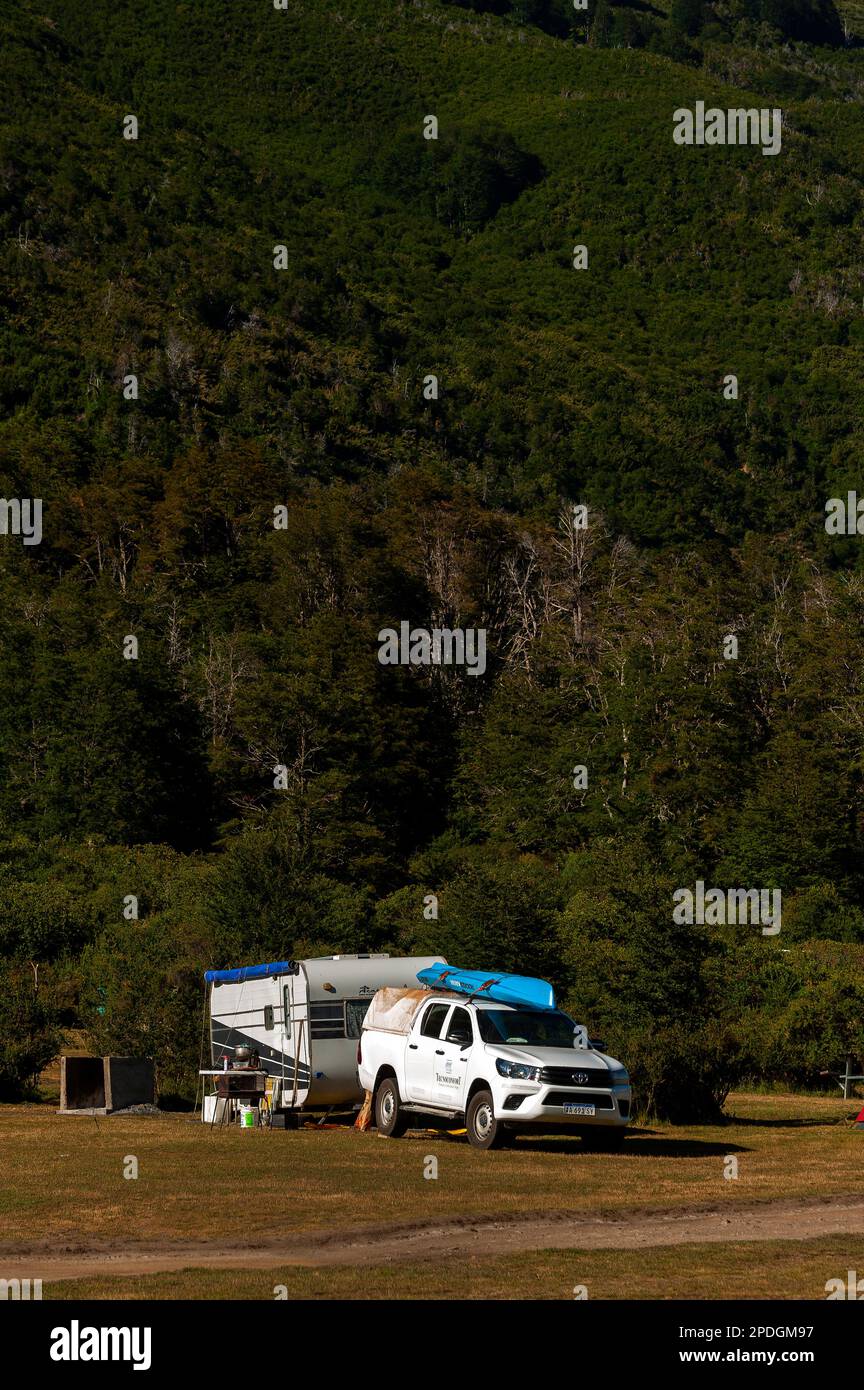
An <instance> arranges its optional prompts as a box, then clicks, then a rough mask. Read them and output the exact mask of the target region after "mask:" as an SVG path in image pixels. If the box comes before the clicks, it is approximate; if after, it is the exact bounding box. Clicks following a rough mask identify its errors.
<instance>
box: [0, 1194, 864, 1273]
mask: <svg viewBox="0 0 864 1390" xmlns="http://www.w3.org/2000/svg"><path fill="white" fill-rule="evenodd" d="M829 1235H861V1236H864V1197H860V1196H857V1195H855V1196H842V1197H832V1198H823V1199H820V1198H813V1199H804V1200H800V1199H799V1200H796V1201H779V1202H778V1201H772V1202H757V1203H750V1204H735V1205H733V1204H731V1203H723V1205H722V1206H716V1205H715V1206H713V1207H679V1208H676V1209H674V1210H671V1211H661V1212H651V1213H646V1212H645V1211H644V1210H642V1211H639V1212H635V1211H628V1212H620V1211H618V1212H615V1213H610V1214H608V1215H602V1214H597V1215H586V1214H583V1213H579V1212H572V1211H566V1212H561V1211H558V1212H538V1213H534V1214H530V1215H526V1214H519V1215H514V1216H509V1217H508V1216H505V1217H490V1216H477V1217H471V1216H462V1217H458V1218H454V1219H453V1220H452V1221H446V1220H445V1221H428V1222H413V1223H410V1224H405V1225H401V1226H394V1225H388V1226H382V1227H362V1228H357V1229H355V1230H348V1231H335V1230H332V1229H331V1230H326V1231H321V1232H318V1233H314V1234H313V1233H309V1232H303V1233H300V1234H298V1235H294V1236H288V1237H281V1238H278V1239H277V1238H274V1239H270V1240H266V1241H260V1242H254V1243H253V1242H247V1243H246V1244H232V1243H229V1242H219V1241H209V1242H204V1241H196V1242H191V1241H190V1242H179V1241H175V1242H158V1243H156V1242H154V1243H149V1244H148V1243H144V1242H141V1243H136V1244H134V1245H122V1244H121V1243H120V1242H117V1241H113V1242H101V1243H100V1242H92V1243H86V1244H85V1243H84V1242H83V1241H82V1242H80V1243H79V1242H75V1243H74V1244H72V1243H70V1244H68V1245H67V1246H66V1248H65V1249H60V1250H58V1248H57V1245H56V1244H47V1243H45V1242H43V1243H41V1244H40V1245H39V1246H34V1245H30V1246H28V1247H26V1248H25V1247H22V1246H21V1245H18V1246H17V1247H12V1246H10V1245H7V1246H0V1277H2V1278H5V1279H12V1278H16V1277H18V1278H31V1279H42V1280H43V1282H44V1283H45V1284H46V1285H47V1284H50V1283H52V1282H56V1281H58V1280H65V1279H87V1278H93V1277H96V1276H104V1275H112V1276H115V1275H116V1276H118V1277H121V1276H128V1275H144V1274H162V1273H168V1272H172V1271H177V1270H183V1269H273V1268H276V1267H278V1266H280V1265H281V1266H288V1265H300V1266H307V1267H323V1266H334V1265H369V1264H372V1265H386V1264H396V1263H403V1262H410V1261H411V1260H419V1259H423V1260H424V1261H427V1260H430V1259H435V1260H446V1259H451V1258H456V1257H459V1256H464V1255H473V1256H477V1255H481V1256H482V1255H485V1256H494V1255H508V1254H517V1253H521V1252H526V1251H532V1250H638V1249H644V1248H645V1247H649V1246H658V1245H708V1244H716V1243H718V1242H726V1241H744V1242H759V1241H767V1240H790V1241H799V1240H812V1239H815V1238H817V1237H819V1236H829Z"/></svg>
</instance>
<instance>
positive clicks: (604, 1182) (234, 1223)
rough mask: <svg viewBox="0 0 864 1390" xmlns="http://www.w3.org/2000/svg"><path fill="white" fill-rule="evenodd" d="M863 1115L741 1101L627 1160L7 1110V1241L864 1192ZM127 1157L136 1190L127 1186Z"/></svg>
mask: <svg viewBox="0 0 864 1390" xmlns="http://www.w3.org/2000/svg"><path fill="white" fill-rule="evenodd" d="M857 1108H858V1105H857V1104H855V1103H853V1102H847V1101H843V1100H842V1099H834V1098H821V1097H800V1096H774V1095H743V1094H742V1095H736V1096H734V1097H733V1098H732V1100H731V1101H730V1105H729V1109H730V1112H731V1113H732V1115H733V1117H734V1118H733V1119H732V1120H731V1121H730V1123H729V1124H727V1125H722V1126H688V1127H678V1128H673V1127H671V1126H660V1125H656V1126H654V1127H652V1128H651V1129H643V1130H640V1131H638V1132H636V1133H634V1134H633V1135H632V1136H631V1137H630V1138H629V1139H628V1144H627V1146H626V1147H625V1152H624V1153H623V1154H621V1155H616V1156H605V1155H599V1154H588V1153H583V1152H581V1150H580V1146H579V1143H578V1141H568V1140H566V1139H558V1140H555V1139H552V1140H548V1141H547V1140H544V1139H533V1138H531V1139H528V1138H525V1139H521V1140H520V1141H519V1142H518V1144H517V1146H516V1148H515V1149H513V1150H510V1151H506V1150H505V1151H502V1152H496V1153H478V1152H476V1151H474V1150H472V1149H471V1148H469V1147H468V1145H467V1144H466V1143H465V1141H464V1140H456V1139H450V1138H448V1137H447V1136H444V1135H430V1134H425V1133H424V1134H416V1135H411V1136H409V1137H408V1138H406V1139H403V1140H384V1139H379V1138H378V1137H377V1136H376V1135H375V1134H374V1133H372V1134H359V1133H356V1132H354V1131H353V1130H350V1129H348V1130H345V1131H335V1130H321V1131H309V1130H304V1131H299V1132H290V1131H289V1132H284V1131H273V1132H267V1131H257V1132H255V1131H253V1132H241V1131H240V1130H238V1129H232V1130H221V1131H220V1130H213V1131H211V1130H210V1129H209V1127H206V1126H203V1125H201V1124H200V1122H198V1121H196V1120H193V1119H192V1118H190V1117H186V1116H177V1115H162V1116H158V1117H146V1116H141V1117H139V1116H134V1117H131V1116H129V1117H123V1116H119V1117H115V1118H110V1117H109V1118H101V1119H91V1118H85V1117H72V1116H60V1115H57V1114H56V1113H55V1112H54V1111H53V1110H52V1109H50V1108H49V1107H47V1106H37V1105H32V1106H4V1107H2V1108H0V1243H4V1244H7V1245H9V1244H17V1243H18V1242H21V1243H26V1242H28V1241H45V1240H48V1241H50V1242H51V1244H52V1245H53V1244H54V1243H57V1244H58V1245H59V1244H62V1243H63V1242H65V1241H69V1240H75V1239H82V1238H84V1239H93V1238H98V1239H111V1238H114V1239H118V1240H119V1239H122V1240H123V1241H124V1243H134V1242H135V1241H136V1240H156V1239H159V1238H166V1239H187V1238H193V1237H194V1238H198V1239H201V1238H204V1239H206V1238H208V1237H211V1236H212V1237H213V1238H214V1239H215V1238H220V1239H225V1238H229V1237H235V1238H246V1239H250V1240H251V1239H254V1238H255V1236H256V1235H263V1234H265V1233H267V1234H272V1233H273V1231H274V1229H278V1230H279V1232H281V1233H284V1234H286V1235H287V1234H288V1233H290V1232H298V1231H302V1230H309V1229H314V1228H324V1227H330V1228H333V1227H338V1228H347V1227H353V1226H361V1225H364V1224H375V1225H378V1224H382V1223H388V1222H394V1223H395V1222H406V1221H414V1220H428V1219H430V1218H432V1219H434V1218H436V1217H439V1216H442V1215H448V1216H454V1215H458V1214H460V1213H469V1212H470V1213H486V1214H489V1213H500V1212H526V1211H532V1212H539V1211H543V1210H550V1209H555V1210H573V1211H592V1212H596V1211H601V1210H602V1211H614V1210H616V1209H618V1210H620V1209H622V1208H628V1207H629V1208H634V1207H639V1208H642V1209H645V1210H650V1209H655V1210H656V1209H661V1208H669V1207H676V1206H691V1205H696V1204H699V1203H703V1202H722V1201H724V1200H728V1201H733V1202H740V1201H748V1200H754V1199H756V1200H758V1199H768V1198H773V1197H786V1198H792V1197H795V1196H817V1195H829V1194H833V1193H844V1192H845V1193H849V1192H855V1191H859V1190H860V1185H861V1171H862V1163H864V1131H861V1130H857V1129H855V1127H854V1125H852V1124H851V1123H850V1119H851V1117H852V1116H853V1115H854V1113H855V1111H856V1110H857ZM130 1154H131V1155H135V1156H136V1157H137V1159H138V1163H139V1177H138V1179H137V1181H128V1180H126V1179H124V1177H123V1166H124V1159H125V1158H126V1156H127V1155H130ZM427 1154H436V1155H437V1157H438V1164H439V1167H438V1172H439V1176H438V1180H437V1181H426V1180H424V1178H423V1169H424V1159H425V1157H426V1155H427ZM728 1154H735V1155H736V1156H737V1158H738V1163H739V1178H738V1180H737V1181H726V1180H724V1177H723V1171H724V1158H725V1156H726V1155H728ZM550 1258H551V1257H550ZM554 1258H555V1259H559V1258H560V1259H563V1258H565V1257H563V1256H560V1257H559V1256H556V1257H554ZM567 1258H568V1259H569V1258H570V1257H569V1256H568V1257H567ZM594 1258H595V1257H594V1256H592V1259H594ZM596 1258H597V1259H600V1258H601V1256H600V1255H599V1254H598V1255H597V1256H596ZM622 1258H623V1259H626V1260H632V1259H633V1257H632V1256H626V1257H622ZM682 1258H683V1256H682ZM761 1258H763V1257H762V1256H760V1259H761ZM166 1277H167V1276H166ZM212 1277H213V1278H217V1277H219V1276H216V1275H213V1276H212ZM304 1277H305V1276H304ZM326 1277H327V1278H328V1279H330V1278H332V1279H333V1280H334V1281H335V1280H337V1279H338V1278H341V1277H343V1276H342V1275H336V1274H335V1273H334V1274H332V1275H327V1276H326ZM344 1277H345V1278H347V1277H348V1275H347V1274H345V1275H344ZM823 1282H824V1281H823Z"/></svg>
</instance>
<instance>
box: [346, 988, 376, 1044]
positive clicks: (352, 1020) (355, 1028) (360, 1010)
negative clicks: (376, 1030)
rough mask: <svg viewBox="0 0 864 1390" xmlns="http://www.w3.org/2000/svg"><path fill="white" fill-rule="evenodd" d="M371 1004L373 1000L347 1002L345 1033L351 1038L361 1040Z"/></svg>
mask: <svg viewBox="0 0 864 1390" xmlns="http://www.w3.org/2000/svg"><path fill="white" fill-rule="evenodd" d="M371 1003H372V1000H371V998H370V999H346V1000H345V1031H346V1033H347V1035H348V1037H349V1038H359V1036H360V1031H361V1029H362V1027H363V1020H364V1018H365V1017H366V1014H367V1013H368V1011H369V1005H370V1004H371Z"/></svg>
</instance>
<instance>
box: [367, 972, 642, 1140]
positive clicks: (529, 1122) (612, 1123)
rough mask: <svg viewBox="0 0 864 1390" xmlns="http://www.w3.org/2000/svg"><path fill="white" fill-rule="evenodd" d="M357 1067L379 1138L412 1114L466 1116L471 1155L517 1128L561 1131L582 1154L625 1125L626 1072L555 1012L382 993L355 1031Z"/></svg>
mask: <svg viewBox="0 0 864 1390" xmlns="http://www.w3.org/2000/svg"><path fill="white" fill-rule="evenodd" d="M397 996H398V997H397ZM357 1067H358V1073H359V1077H360V1084H361V1085H362V1086H363V1088H364V1090H365V1091H367V1092H371V1094H372V1096H373V1098H374V1114H375V1123H376V1125H377V1127H378V1132H379V1134H385V1135H388V1136H390V1137H393V1138H395V1137H397V1136H399V1135H402V1134H404V1133H405V1130H406V1129H407V1128H408V1127H409V1124H410V1121H411V1117H412V1116H414V1115H424V1116H427V1117H437V1118H441V1119H451V1120H452V1119H455V1118H458V1119H459V1120H461V1119H462V1117H463V1116H464V1124H465V1129H466V1131H467V1134H468V1139H469V1141H470V1143H472V1144H473V1145H474V1146H475V1147H476V1148H478V1149H491V1148H495V1147H497V1146H498V1145H500V1144H502V1143H506V1142H507V1140H508V1138H510V1137H512V1136H513V1135H514V1134H515V1133H516V1132H517V1131H518V1130H546V1131H547V1132H548V1131H549V1130H550V1129H553V1128H554V1129H560V1128H562V1127H565V1128H567V1129H571V1130H574V1131H575V1132H577V1133H578V1134H580V1135H581V1136H582V1139H583V1141H584V1143H585V1145H586V1147H590V1148H593V1149H618V1148H620V1147H621V1144H622V1143H623V1140H624V1135H625V1132H626V1128H627V1123H628V1121H629V1119H630V1099H631V1097H630V1078H629V1076H628V1074H627V1072H626V1070H625V1068H624V1067H623V1066H622V1065H621V1063H620V1062H616V1061H615V1059H614V1057H607V1056H606V1055H605V1054H604V1053H602V1052H599V1051H597V1050H596V1049H595V1048H593V1047H592V1046H591V1045H590V1044H589V1042H588V1038H587V1034H586V1031H585V1029H584V1028H581V1027H579V1026H578V1025H576V1024H574V1022H573V1020H572V1019H570V1018H568V1017H567V1015H566V1014H563V1013H560V1012H559V1011H558V1010H556V1009H552V1010H549V1009H544V1010H540V1009H529V1008H514V1007H512V1006H510V1005H508V1004H498V1003H495V1002H493V1001H492V1000H480V999H476V998H471V999H464V998H454V996H453V994H448V993H446V992H443V993H438V992H436V991H434V990H431V991H421V990H410V991H406V990H402V991H395V990H380V991H379V993H378V994H377V995H376V996H375V998H374V999H373V1001H372V1004H371V1006H370V1008H369V1012H368V1013H367V1015H366V1020H365V1022H364V1024H363V1029H362V1033H361V1036H360V1042H359V1044H358V1048H357ZM426 1122H427V1123H428V1119H427V1121H426Z"/></svg>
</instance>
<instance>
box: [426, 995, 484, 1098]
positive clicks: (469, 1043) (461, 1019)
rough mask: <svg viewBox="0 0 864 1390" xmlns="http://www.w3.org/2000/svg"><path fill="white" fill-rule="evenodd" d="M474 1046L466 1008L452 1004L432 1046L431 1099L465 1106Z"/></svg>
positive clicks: (469, 1015)
mask: <svg viewBox="0 0 864 1390" xmlns="http://www.w3.org/2000/svg"><path fill="white" fill-rule="evenodd" d="M473 1046H474V1024H473V1023H472V1020H471V1012H470V1010H469V1009H463V1008H462V1007H461V1006H460V1005H459V1004H454V1006H453V1011H452V1013H451V1014H450V1017H449V1018H448V1019H447V1021H446V1023H445V1025H444V1029H443V1032H442V1036H441V1038H440V1039H439V1041H438V1043H437V1045H436V1049H435V1070H434V1075H433V1082H432V1101H433V1104H435V1105H449V1106H452V1108H453V1109H454V1110H461V1109H462V1108H463V1107H464V1105H465V1078H466V1075H467V1073H468V1062H469V1059H470V1057H471V1049H472V1047H473Z"/></svg>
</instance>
